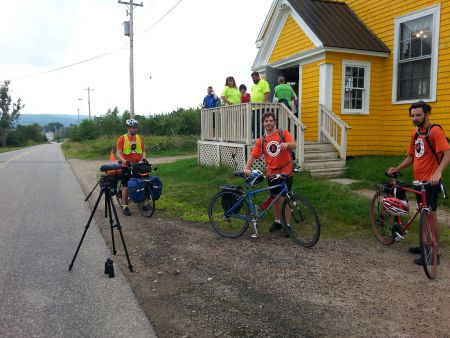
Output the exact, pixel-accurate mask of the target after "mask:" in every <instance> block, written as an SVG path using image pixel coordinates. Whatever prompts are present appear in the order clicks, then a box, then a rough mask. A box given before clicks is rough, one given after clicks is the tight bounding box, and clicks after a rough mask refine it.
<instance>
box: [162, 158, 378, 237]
mask: <svg viewBox="0 0 450 338" xmlns="http://www.w3.org/2000/svg"><path fill="white" fill-rule="evenodd" d="M157 175H158V176H159V177H160V178H161V180H162V181H163V183H164V188H163V195H162V197H161V199H160V200H159V201H157V209H159V210H162V211H163V212H164V213H165V214H166V215H168V216H171V217H175V218H180V219H183V220H186V221H192V222H202V223H208V215H207V210H208V205H209V201H210V199H211V197H212V196H213V195H214V194H215V193H216V192H217V191H218V186H219V185H222V184H231V185H241V186H242V185H243V182H242V179H241V178H235V177H233V176H232V169H231V168H229V167H224V166H222V167H206V166H201V165H199V164H198V163H197V160H196V159H189V160H182V161H177V162H175V163H170V164H164V165H161V166H160V167H159V169H158V171H157ZM293 190H294V191H295V192H300V193H301V194H303V195H304V196H306V197H307V198H308V199H309V200H310V201H311V202H312V203H313V205H314V206H315V207H316V209H317V212H318V214H319V217H320V221H321V225H322V230H323V235H324V236H325V237H337V238H346V237H354V236H361V237H370V236H371V234H370V230H369V229H370V219H369V210H370V209H369V208H370V201H369V200H368V199H366V198H362V197H360V196H359V195H358V194H356V193H355V192H354V191H352V190H351V189H350V188H348V187H345V186H342V185H339V184H333V183H330V182H328V181H322V180H314V179H311V178H309V177H307V175H305V174H300V175H297V176H296V177H295V179H294V185H293ZM266 197H267V194H264V193H262V194H260V195H259V196H258V197H257V202H258V203H262V201H263V200H264V199H265V198H266ZM272 221H273V215H271V214H268V215H266V216H265V220H264V221H263V222H262V232H266V231H267V228H268V225H269V224H270V223H272Z"/></svg>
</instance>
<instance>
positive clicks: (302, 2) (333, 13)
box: [288, 0, 390, 53]
mask: <svg viewBox="0 0 450 338" xmlns="http://www.w3.org/2000/svg"><path fill="white" fill-rule="evenodd" d="M288 1H289V4H290V5H291V7H292V8H293V9H294V10H295V11H296V12H297V13H298V14H299V15H300V17H301V18H302V19H303V20H304V21H305V23H306V24H307V25H308V27H309V28H310V29H311V30H312V31H313V32H314V34H315V35H316V36H317V37H318V38H319V40H320V41H322V43H323V45H324V46H325V47H337V48H349V49H357V50H364V51H371V52H384V53H389V52H390V50H389V48H388V47H386V45H385V44H384V43H383V42H382V41H381V40H380V39H379V38H378V37H377V36H376V35H375V34H374V33H373V32H372V31H371V30H370V29H369V28H368V27H367V26H366V25H365V24H364V23H363V22H362V21H361V20H360V19H359V17H358V16H357V15H356V14H355V13H354V12H353V11H352V10H351V9H350V7H348V6H347V4H345V3H342V2H335V1H330V0H288Z"/></svg>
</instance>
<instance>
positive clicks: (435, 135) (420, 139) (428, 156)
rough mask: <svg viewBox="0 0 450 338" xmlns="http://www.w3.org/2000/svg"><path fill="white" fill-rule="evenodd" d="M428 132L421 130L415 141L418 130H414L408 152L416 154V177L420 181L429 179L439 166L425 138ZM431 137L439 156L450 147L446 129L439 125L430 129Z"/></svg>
mask: <svg viewBox="0 0 450 338" xmlns="http://www.w3.org/2000/svg"><path fill="white" fill-rule="evenodd" d="M426 132H427V130H426V129H425V130H420V135H419V136H417V138H416V140H415V141H414V137H415V135H416V131H414V133H413V134H412V135H411V140H410V142H409V148H408V154H409V155H412V156H414V179H415V180H419V181H428V180H429V179H430V178H431V176H433V174H434V172H435V171H436V169H437V167H438V166H439V163H438V161H437V159H436V157H435V156H434V154H433V152H432V150H431V149H430V147H429V146H428V143H427V141H426V139H425V134H426ZM429 138H430V142H431V145H432V146H433V149H434V150H435V151H436V153H437V155H438V157H439V158H441V156H442V152H443V151H445V150H448V149H450V145H449V144H448V142H447V139H446V138H445V133H444V131H443V130H442V129H441V128H439V127H438V126H435V127H433V128H431V129H430V133H429Z"/></svg>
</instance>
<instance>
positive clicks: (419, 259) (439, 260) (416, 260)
mask: <svg viewBox="0 0 450 338" xmlns="http://www.w3.org/2000/svg"><path fill="white" fill-rule="evenodd" d="M414 263H416V264H417V265H423V261H422V257H418V258H415V259H414ZM440 263H441V255H440V254H439V255H437V265H439V264H440Z"/></svg>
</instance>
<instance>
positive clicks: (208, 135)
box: [201, 103, 306, 164]
mask: <svg viewBox="0 0 450 338" xmlns="http://www.w3.org/2000/svg"><path fill="white" fill-rule="evenodd" d="M266 111H272V112H274V113H275V115H276V116H277V121H278V123H277V127H278V128H281V129H287V130H288V131H289V132H290V133H291V134H292V136H293V137H294V139H295V142H296V143H297V150H296V153H297V154H296V155H297V157H296V158H297V161H298V162H299V163H300V164H304V143H305V141H304V140H305V136H304V135H305V129H306V128H305V126H304V125H303V123H302V122H301V121H300V120H299V119H298V118H297V117H296V116H295V115H294V114H293V113H292V112H291V111H290V110H289V109H287V108H286V106H285V105H284V104H280V103H244V104H238V105H231V106H221V107H217V108H210V109H202V111H201V141H215V142H227V143H228V142H229V143H239V144H245V145H252V144H254V143H255V142H256V140H257V139H258V138H259V137H261V135H262V132H263V127H262V121H261V117H262V114H263V113H264V112H266Z"/></svg>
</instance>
